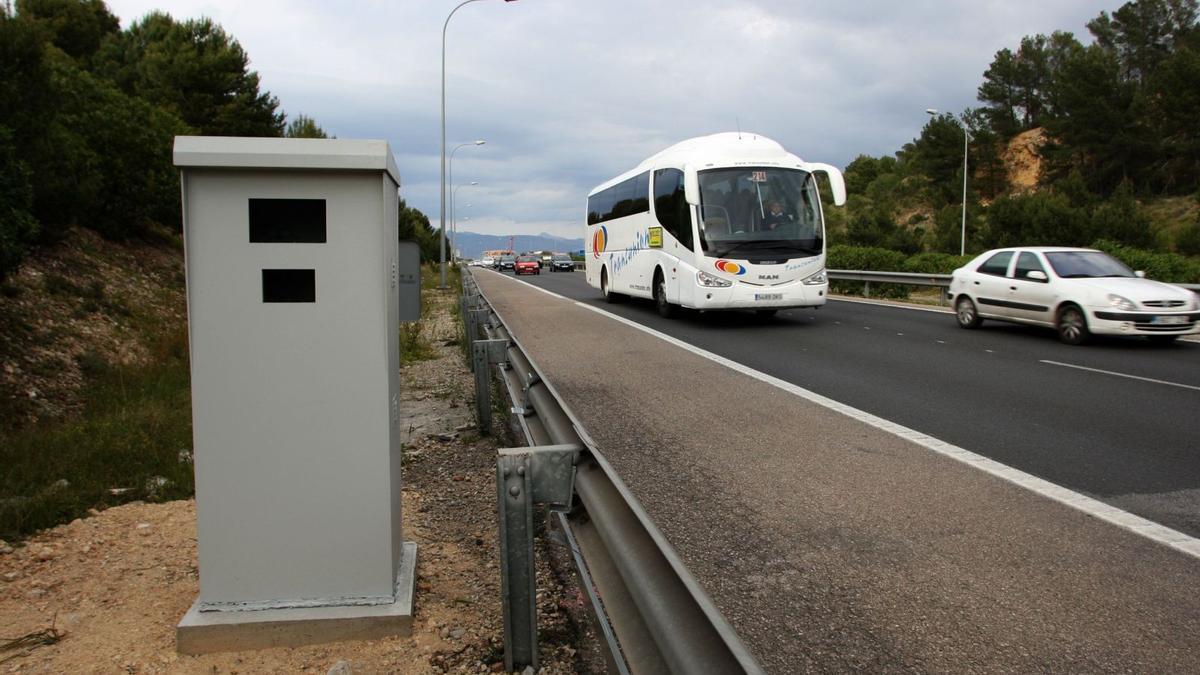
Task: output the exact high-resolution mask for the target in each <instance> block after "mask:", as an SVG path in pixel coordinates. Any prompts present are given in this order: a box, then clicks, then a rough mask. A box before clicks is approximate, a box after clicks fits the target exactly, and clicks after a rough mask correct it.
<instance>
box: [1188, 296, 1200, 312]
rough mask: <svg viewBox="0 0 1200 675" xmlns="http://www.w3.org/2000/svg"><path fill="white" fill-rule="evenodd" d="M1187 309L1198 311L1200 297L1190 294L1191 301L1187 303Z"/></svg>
mask: <svg viewBox="0 0 1200 675" xmlns="http://www.w3.org/2000/svg"><path fill="white" fill-rule="evenodd" d="M1188 309H1189V310H1197V309H1200V295H1196V294H1195V293H1192V299H1191V300H1189V301H1188Z"/></svg>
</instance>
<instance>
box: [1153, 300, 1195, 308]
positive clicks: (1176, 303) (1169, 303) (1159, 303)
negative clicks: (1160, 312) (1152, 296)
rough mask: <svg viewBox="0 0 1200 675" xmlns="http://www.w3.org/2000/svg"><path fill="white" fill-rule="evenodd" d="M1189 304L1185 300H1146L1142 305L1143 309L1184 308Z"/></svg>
mask: <svg viewBox="0 0 1200 675" xmlns="http://www.w3.org/2000/svg"><path fill="white" fill-rule="evenodd" d="M1185 304H1187V303H1186V302H1185V301H1183V300H1146V301H1145V302H1143V303H1142V306H1143V307H1183V306H1184V305H1185Z"/></svg>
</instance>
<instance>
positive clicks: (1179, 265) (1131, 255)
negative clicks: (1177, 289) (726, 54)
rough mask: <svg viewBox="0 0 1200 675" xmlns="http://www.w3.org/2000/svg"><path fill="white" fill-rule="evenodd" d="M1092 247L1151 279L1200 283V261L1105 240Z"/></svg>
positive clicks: (1177, 282) (1180, 282) (1178, 282)
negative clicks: (1142, 272)
mask: <svg viewBox="0 0 1200 675" xmlns="http://www.w3.org/2000/svg"><path fill="white" fill-rule="evenodd" d="M1092 247H1093V248H1098V249H1100V250H1101V251H1104V252H1106V253H1108V254H1109V255H1111V256H1113V257H1114V258H1116V259H1118V260H1120V261H1121V262H1123V263H1125V264H1126V265H1128V266H1129V267H1131V268H1133V269H1135V270H1141V271H1144V272H1145V273H1146V276H1147V277H1149V278H1151V279H1155V280H1157V281H1166V282H1169V283H1176V284H1195V283H1200V259H1197V258H1189V257H1187V256H1182V255H1179V254H1177V253H1155V252H1154V251H1147V250H1144V249H1140V248H1133V247H1130V246H1122V245H1120V244H1118V243H1116V242H1112V241H1105V240H1101V241H1098V242H1096V243H1095V244H1092Z"/></svg>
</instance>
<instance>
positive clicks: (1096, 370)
mask: <svg viewBox="0 0 1200 675" xmlns="http://www.w3.org/2000/svg"><path fill="white" fill-rule="evenodd" d="M1038 363H1045V364H1049V365H1051V366H1062V367H1063V368H1074V369H1076V370H1086V371H1088V372H1092V373H1100V374H1102V375H1112V376H1114V377H1124V378H1128V379H1130V380H1141V381H1142V382H1153V383H1154V384H1165V385H1167V386H1170V387H1179V388H1180V389H1193V390H1195V391H1200V387H1197V386H1196V385H1193V384H1180V383H1178V382H1168V381H1166V380H1156V379H1154V378H1153V377H1142V376H1141V375H1130V374H1128V373H1118V372H1116V371H1112V370H1101V369H1099V368H1089V367H1087V366H1077V365H1075V364H1073V363H1063V362H1061V361H1048V360H1046V359H1041V360H1039V361H1038Z"/></svg>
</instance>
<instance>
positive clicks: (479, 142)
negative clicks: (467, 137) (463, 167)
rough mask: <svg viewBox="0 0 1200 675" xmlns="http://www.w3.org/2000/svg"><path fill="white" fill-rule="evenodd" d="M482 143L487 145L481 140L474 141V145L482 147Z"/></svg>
mask: <svg viewBox="0 0 1200 675" xmlns="http://www.w3.org/2000/svg"><path fill="white" fill-rule="evenodd" d="M484 143H487V141H485V140H482V139H480V140H478V141H475V145H483V144H484Z"/></svg>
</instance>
